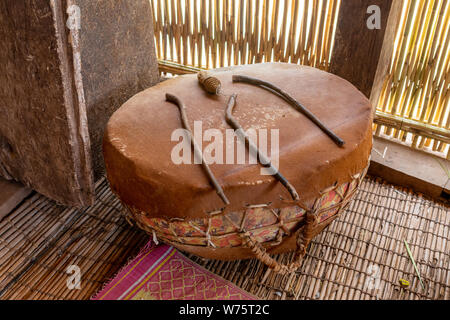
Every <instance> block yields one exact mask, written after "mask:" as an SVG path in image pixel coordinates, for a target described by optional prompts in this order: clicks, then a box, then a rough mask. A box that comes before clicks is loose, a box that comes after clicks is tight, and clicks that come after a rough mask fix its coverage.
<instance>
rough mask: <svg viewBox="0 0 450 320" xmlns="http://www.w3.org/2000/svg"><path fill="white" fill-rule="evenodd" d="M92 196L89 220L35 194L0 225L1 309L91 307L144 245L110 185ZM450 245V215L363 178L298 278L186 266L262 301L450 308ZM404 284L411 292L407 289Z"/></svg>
mask: <svg viewBox="0 0 450 320" xmlns="http://www.w3.org/2000/svg"><path fill="white" fill-rule="evenodd" d="M96 190H97V201H96V202H95V205H93V206H92V207H89V208H86V209H84V210H76V209H68V208H64V207H61V206H58V205H56V204H55V203H54V202H52V201H50V200H48V199H46V198H45V197H43V196H40V195H37V194H34V195H32V196H31V197H29V198H28V199H26V200H25V201H24V202H23V203H22V204H21V205H20V206H19V207H18V208H16V209H15V210H14V211H13V212H11V214H10V215H9V216H7V217H6V218H5V219H3V220H2V221H1V222H0V298H1V299H88V298H89V297H90V296H91V295H92V294H94V293H95V292H97V291H98V290H99V289H100V288H101V287H102V285H103V284H104V283H105V282H106V281H107V280H108V279H110V278H111V277H112V276H113V275H114V274H115V273H116V272H117V271H118V270H119V269H120V267H121V266H122V265H123V264H125V263H126V262H127V260H128V259H130V258H132V257H133V256H134V255H135V254H136V253H137V252H138V251H139V248H140V247H142V246H143V245H144V244H145V243H146V242H147V241H148V236H146V235H145V234H144V233H142V232H141V231H139V230H137V229H136V228H133V227H130V226H129V225H128V224H127V223H126V222H125V220H124V219H123V218H122V215H121V212H120V209H121V206H120V203H119V201H118V200H117V199H116V198H115V197H114V196H113V195H112V193H111V192H110V190H109V188H108V185H107V183H106V181H105V180H104V179H102V180H101V181H99V182H98V183H97V187H96ZM449 238H450V209H449V208H448V207H445V206H444V205H442V204H439V203H436V202H433V201H429V200H427V199H425V198H423V197H421V196H420V195H416V194H414V193H412V192H411V191H410V190H403V189H398V188H394V187H393V186H391V185H388V184H383V183H380V182H377V181H375V180H372V179H369V178H367V179H365V180H364V182H363V184H362V186H361V189H360V190H359V192H358V193H357V195H356V199H355V201H353V202H352V203H351V204H350V206H349V207H348V208H347V210H346V212H345V213H344V214H343V215H342V216H341V217H340V218H338V219H337V220H335V221H334V222H333V223H332V224H331V225H330V227H329V228H327V229H326V230H325V231H323V232H322V233H321V234H320V235H319V236H318V237H317V238H315V239H314V241H313V243H312V244H311V246H310V248H309V250H308V254H307V256H306V258H305V260H304V263H303V264H302V267H301V268H300V269H299V270H298V271H297V272H296V273H294V274H291V275H289V276H279V275H275V274H273V273H267V272H266V271H267V268H266V267H264V266H263V265H261V264H260V263H259V262H258V261H256V260H247V261H235V262H223V261H215V260H204V259H201V258H198V257H194V256H191V257H190V258H191V259H193V260H194V261H196V262H197V263H199V264H201V265H202V266H204V267H206V268H207V269H208V270H210V271H212V272H214V273H216V274H218V275H220V276H222V277H224V278H226V279H228V280H230V281H232V282H234V283H236V284H237V285H238V286H240V287H241V288H243V289H245V290H247V291H249V292H251V293H253V294H255V295H257V296H259V297H261V298H262V299H450V269H449V268H450V245H449V241H450V240H449ZM404 239H406V240H407V241H408V243H409V246H410V248H411V250H412V253H413V256H414V258H415V260H416V263H417V266H418V268H419V270H420V274H421V276H422V279H423V282H424V285H425V290H423V289H422V288H421V286H420V283H419V281H418V278H417V276H416V274H415V271H414V267H413V265H412V263H411V261H410V260H409V258H408V255H407V252H406V249H405V247H404V243H403V240H404ZM277 259H278V260H279V261H282V262H288V261H289V260H290V259H291V254H284V255H278V256H277ZM71 266H76V267H79V270H80V271H81V286H80V287H81V288H80V289H69V288H68V286H67V281H68V279H69V274H68V273H67V270H68V268H70V267H71ZM400 278H403V279H406V280H408V281H410V283H411V284H410V286H409V287H408V288H401V287H400V285H399V283H398V280H399V279H400Z"/></svg>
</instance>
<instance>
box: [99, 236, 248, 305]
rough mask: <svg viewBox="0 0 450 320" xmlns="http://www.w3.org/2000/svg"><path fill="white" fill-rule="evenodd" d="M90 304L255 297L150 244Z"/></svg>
mask: <svg viewBox="0 0 450 320" xmlns="http://www.w3.org/2000/svg"><path fill="white" fill-rule="evenodd" d="M92 299H93V300H172V299H173V300H254V299H257V298H256V297H255V296H253V295H251V294H249V293H248V292H246V291H244V290H242V289H240V288H238V287H237V286H235V285H234V284H232V283H231V282H229V281H227V280H225V279H223V278H221V277H219V276H217V275H215V274H214V273H211V272H210V271H208V270H206V269H204V268H203V267H201V266H199V265H198V264H196V263H195V262H193V261H191V260H190V259H188V258H187V257H185V256H184V255H182V254H181V253H179V252H178V251H177V250H176V249H175V248H173V247H171V246H168V245H165V244H162V245H158V246H156V245H153V244H152V241H151V240H150V242H149V243H148V244H147V245H146V246H145V247H144V248H143V249H142V250H141V252H140V253H139V254H138V256H137V257H136V258H134V259H133V260H132V261H131V262H130V263H128V264H127V265H126V266H125V267H124V268H122V269H121V270H120V271H119V273H118V274H117V275H116V276H115V277H114V278H113V279H112V280H111V281H110V282H109V283H108V284H107V285H106V286H105V287H104V288H103V289H102V290H101V291H100V292H98V293H97V294H96V295H95V296H94V297H92Z"/></svg>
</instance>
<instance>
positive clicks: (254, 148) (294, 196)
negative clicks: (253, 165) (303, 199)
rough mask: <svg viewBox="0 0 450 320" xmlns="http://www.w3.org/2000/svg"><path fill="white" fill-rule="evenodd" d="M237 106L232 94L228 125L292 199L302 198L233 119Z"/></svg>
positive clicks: (227, 113) (229, 104)
mask: <svg viewBox="0 0 450 320" xmlns="http://www.w3.org/2000/svg"><path fill="white" fill-rule="evenodd" d="M235 105H236V95H235V94H232V95H231V97H230V99H229V100H228V105H227V109H226V111H225V119H226V121H227V123H228V124H229V125H230V126H231V127H232V128H233V129H234V130H236V133H238V134H239V135H241V136H242V138H243V139H244V140H245V142H246V143H247V144H248V148H249V149H251V150H252V151H253V152H255V153H256V154H257V156H258V161H259V163H260V164H261V165H262V166H264V167H266V168H269V169H270V170H271V172H275V173H274V174H272V175H273V176H274V177H275V178H276V179H277V180H278V181H280V182H281V184H282V185H283V186H285V187H286V189H287V190H288V191H289V193H290V194H291V197H292V199H294V200H296V201H297V200H299V199H300V197H299V196H298V193H297V191H296V190H295V188H294V186H293V185H292V184H290V183H289V181H288V180H287V179H286V178H285V177H284V176H283V175H282V174H281V173H280V171H279V170H278V169H277V168H275V167H274V166H273V164H272V162H271V161H270V159H269V158H267V157H266V156H265V155H264V154H262V153H261V152H260V151H259V149H258V147H257V146H256V145H255V144H254V143H253V142H252V141H251V140H250V138H249V136H248V135H247V134H246V133H245V131H244V129H243V128H242V127H241V125H240V124H239V122H237V120H236V119H235V118H234V117H233V109H234V106H235Z"/></svg>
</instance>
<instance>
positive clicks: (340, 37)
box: [330, 0, 393, 98]
mask: <svg viewBox="0 0 450 320" xmlns="http://www.w3.org/2000/svg"><path fill="white" fill-rule="evenodd" d="M373 5H375V6H378V8H379V9H380V11H379V13H380V16H379V18H380V20H379V21H380V25H379V27H380V28H379V29H377V28H374V29H369V27H368V26H367V20H368V19H369V18H370V16H371V15H372V14H373V13H372V12H371V13H367V11H368V8H369V7H370V6H373ZM391 5H392V0H342V2H341V8H340V11H339V17H338V21H337V29H336V37H335V44H334V49H333V55H332V59H331V66H330V72H332V73H334V74H336V75H338V76H340V77H342V78H344V79H346V80H348V81H350V82H351V83H352V84H353V85H355V86H356V87H357V88H358V89H359V90H360V91H361V92H362V93H364V94H365V95H366V96H367V97H368V98H369V97H370V94H371V91H372V87H373V85H374V81H375V75H376V73H377V68H378V61H379V60H380V56H381V49H382V46H383V40H384V37H385V33H386V30H387V28H386V26H387V22H388V17H389V14H390V10H391V7H392V6H391ZM389 30H390V31H389V32H393V31H392V30H391V29H389ZM392 41H393V40H392Z"/></svg>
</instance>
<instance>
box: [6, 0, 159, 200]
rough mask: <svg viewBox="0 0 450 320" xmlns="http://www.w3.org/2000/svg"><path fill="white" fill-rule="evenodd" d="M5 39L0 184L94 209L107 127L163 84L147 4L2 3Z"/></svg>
mask: <svg viewBox="0 0 450 320" xmlns="http://www.w3.org/2000/svg"><path fill="white" fill-rule="evenodd" d="M0 39H1V41H0V64H1V65H2V66H3V68H2V72H0V101H1V103H2V106H3V108H4V109H2V112H0V175H2V176H4V177H6V178H8V179H14V180H17V181H20V182H22V183H23V184H24V185H26V186H28V187H30V188H32V189H35V190H36V191H38V192H40V193H42V194H44V195H46V196H48V197H49V198H52V199H54V200H56V201H58V202H60V203H62V204H66V205H70V206H83V205H89V204H91V203H92V202H93V199H94V178H93V177H94V173H95V174H96V176H97V177H99V176H100V175H101V174H102V172H103V159H102V152H101V142H102V136H103V128H104V126H105V124H106V122H107V121H108V119H109V117H110V115H111V114H112V113H113V112H114V111H115V110H116V109H117V108H118V107H120V106H121V105H122V104H123V103H124V102H125V101H126V100H127V99H129V98H130V97H131V96H132V95H134V94H135V93H137V92H139V91H141V90H143V89H144V88H147V87H149V86H151V85H153V84H155V83H157V82H158V81H159V73H158V65H157V61H156V53H155V48H154V39H153V21H152V14H151V7H150V3H149V1H148V0H133V1H115V0H103V1H90V0H50V1H49V0H34V1H0Z"/></svg>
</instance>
